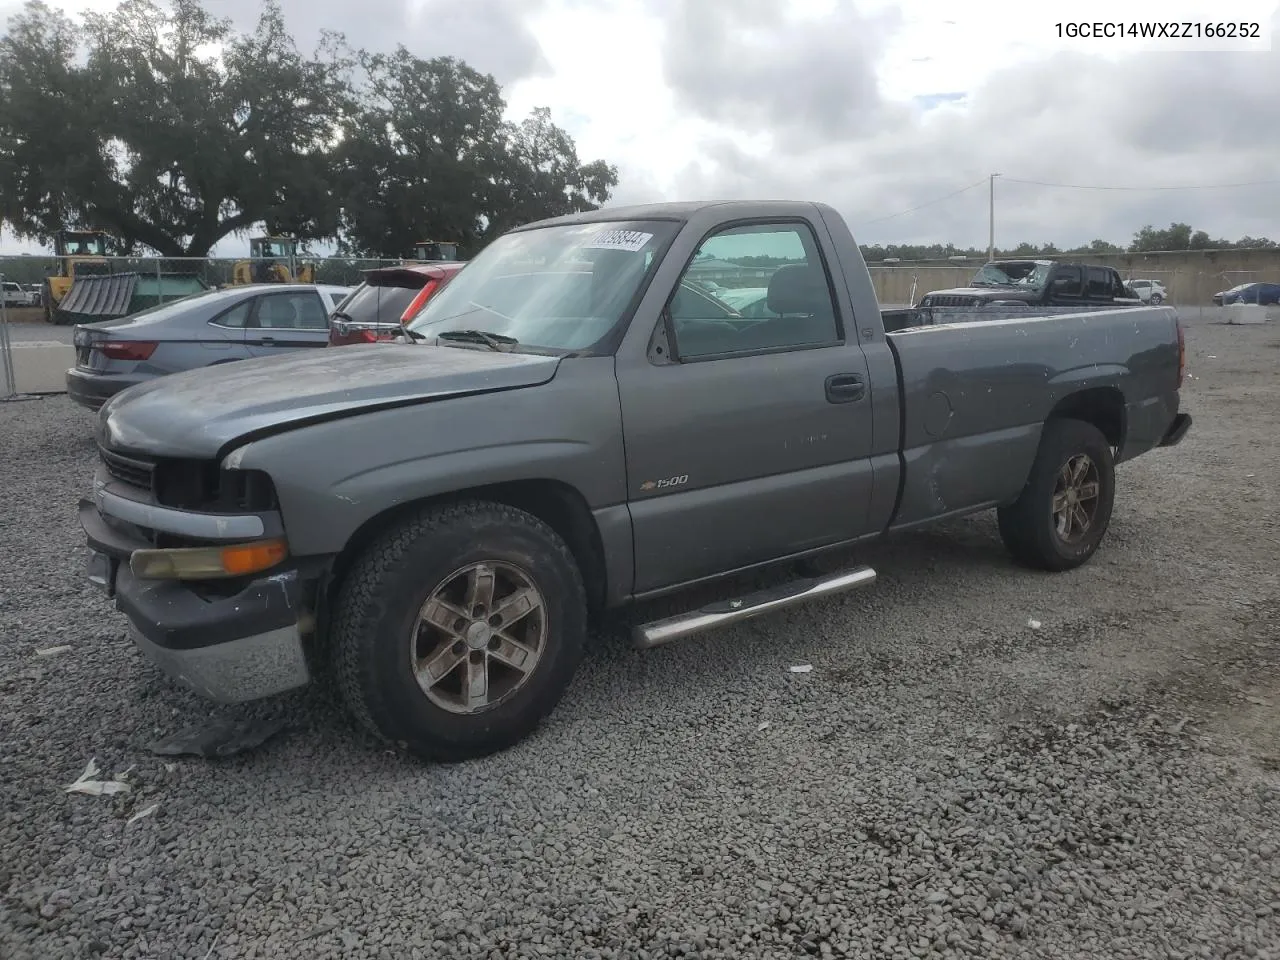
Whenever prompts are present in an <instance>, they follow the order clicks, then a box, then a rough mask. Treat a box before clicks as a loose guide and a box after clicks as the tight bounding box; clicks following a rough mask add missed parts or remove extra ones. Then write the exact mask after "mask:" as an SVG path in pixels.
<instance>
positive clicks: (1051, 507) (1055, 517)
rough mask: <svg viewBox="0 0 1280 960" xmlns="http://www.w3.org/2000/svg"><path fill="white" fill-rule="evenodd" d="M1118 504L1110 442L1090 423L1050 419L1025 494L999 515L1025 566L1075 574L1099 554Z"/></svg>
mask: <svg viewBox="0 0 1280 960" xmlns="http://www.w3.org/2000/svg"><path fill="white" fill-rule="evenodd" d="M1114 501H1115V463H1114V459H1113V457H1112V453H1111V446H1110V444H1108V442H1107V438H1106V437H1104V436H1103V435H1102V432H1101V431H1100V430H1099V429H1098V428H1097V427H1095V426H1093V424H1090V423H1085V422H1083V421H1080V420H1068V419H1062V420H1050V421H1048V422H1047V423H1046V424H1045V426H1044V433H1043V435H1042V436H1041V439H1040V449H1039V450H1038V451H1037V452H1036V459H1035V462H1034V463H1033V464H1032V466H1031V474H1030V476H1029V477H1028V478H1027V483H1026V486H1025V487H1023V489H1022V493H1021V495H1020V496H1019V497H1018V499H1017V500H1016V501H1015V502H1014V503H1012V504H1010V505H1009V506H1006V507H1001V508H1000V509H999V510H998V511H997V518H998V521H999V526H1000V537H1001V539H1002V540H1004V543H1005V546H1006V547H1008V549H1009V552H1010V553H1011V554H1013V556H1014V559H1016V560H1017V561H1018V562H1019V563H1022V564H1025V565H1026V566H1029V567H1035V568H1037V569H1041V570H1052V571H1061V570H1070V569H1072V568H1074V567H1078V566H1080V565H1081V564H1083V563H1085V562H1086V561H1087V560H1088V559H1089V558H1090V557H1092V556H1093V554H1094V553H1095V552H1096V551H1097V549H1098V546H1099V544H1101V543H1102V538H1103V536H1104V535H1105V534H1106V532H1107V527H1108V526H1109V525H1110V523H1111V508H1112V505H1113V503H1114Z"/></svg>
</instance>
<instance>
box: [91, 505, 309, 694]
mask: <svg viewBox="0 0 1280 960" xmlns="http://www.w3.org/2000/svg"><path fill="white" fill-rule="evenodd" d="M80 524H81V526H82V527H83V528H84V532H85V536H86V538H87V540H88V543H89V547H90V549H91V550H92V551H93V552H92V554H91V555H90V559H89V570H88V577H89V580H90V581H91V582H92V583H94V584H95V585H96V586H98V587H99V588H100V589H103V590H105V591H106V593H107V595H108V596H110V597H113V598H114V600H115V605H116V609H118V610H119V611H120V612H122V613H123V614H124V615H125V616H126V617H128V619H129V623H130V626H131V631H130V633H131V636H132V639H133V641H134V643H135V645H136V646H137V647H138V648H139V649H140V650H141V651H142V652H143V653H144V654H146V655H147V657H149V658H150V659H151V660H152V661H153V662H155V663H156V665H157V666H159V667H160V669H161V670H163V671H164V672H165V673H167V674H168V675H169V676H170V677H172V678H174V679H175V680H177V681H179V682H180V683H183V684H185V685H186V686H188V687H190V688H191V689H192V690H194V691H195V692H196V693H198V694H200V695H201V696H204V697H207V698H209V699H210V700H214V701H217V702H219V703H228V704H229V703H243V702H245V701H248V700H259V699H262V698H263V697H270V696H274V695H275V694H279V693H283V692H285V691H287V690H293V689H296V688H298V687H301V686H305V685H306V684H307V683H309V682H310V680H311V673H310V670H309V667H308V663H307V657H306V650H305V644H304V637H305V636H306V635H307V634H308V633H310V632H311V631H312V630H313V629H314V623H315V620H314V617H313V616H312V614H311V612H310V609H309V603H310V600H309V594H310V592H311V591H310V590H309V587H310V586H311V585H312V583H313V582H314V579H315V572H314V571H310V570H303V569H300V568H299V567H296V566H295V567H289V568H284V567H282V568H280V569H278V570H273V571H271V572H270V573H268V574H266V575H262V576H260V577H257V578H254V579H251V580H249V581H247V582H245V583H242V584H239V585H238V589H235V590H234V592H231V593H230V594H229V595H225V596H221V595H213V594H210V593H206V592H204V591H202V590H201V589H200V588H199V587H198V585H195V584H192V583H189V582H184V581H178V580H140V579H139V578H137V577H135V576H134V574H133V571H132V570H130V569H129V565H128V560H129V555H130V554H131V553H132V551H133V550H134V549H140V548H143V547H147V546H150V545H149V544H146V543H138V542H135V541H133V540H131V539H130V538H129V537H128V536H127V535H125V534H123V533H121V532H120V531H119V530H117V529H116V528H114V527H112V526H110V525H109V524H107V523H106V521H105V520H104V519H103V517H102V515H101V514H100V513H99V511H98V509H97V507H96V505H95V504H94V503H93V502H92V501H90V500H83V501H81V503H80Z"/></svg>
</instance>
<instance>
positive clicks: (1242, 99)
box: [0, 0, 1280, 253]
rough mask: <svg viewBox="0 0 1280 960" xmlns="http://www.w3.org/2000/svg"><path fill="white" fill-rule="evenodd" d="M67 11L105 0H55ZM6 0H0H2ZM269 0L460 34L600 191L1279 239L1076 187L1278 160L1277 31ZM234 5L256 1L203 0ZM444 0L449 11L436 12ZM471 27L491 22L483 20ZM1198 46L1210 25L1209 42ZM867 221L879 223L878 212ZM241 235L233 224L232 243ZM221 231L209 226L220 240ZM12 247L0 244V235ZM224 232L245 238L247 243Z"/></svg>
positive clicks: (877, 230) (974, 221) (1043, 226)
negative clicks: (566, 141) (1143, 34)
mask: <svg viewBox="0 0 1280 960" xmlns="http://www.w3.org/2000/svg"><path fill="white" fill-rule="evenodd" d="M55 2H56V5H58V6H61V7H63V8H65V9H76V8H83V7H85V6H88V5H92V6H94V7H95V8H98V9H102V8H105V7H109V6H111V5H112V4H113V2H114V0H94V2H90V3H86V0H55ZM0 3H3V0H0ZM439 4H440V0H366V2H365V3H363V4H360V5H355V6H352V5H349V4H345V3H342V4H339V3H336V2H325V0H319V2H315V0H311V2H308V3H305V4H304V3H303V2H302V0H284V2H283V5H284V9H285V14H286V17H287V18H288V19H289V20H290V22H291V24H293V25H294V27H295V29H296V30H297V31H298V35H299V38H300V40H303V39H304V38H310V37H311V36H312V35H313V34H314V33H315V32H316V31H317V30H318V29H319V28H321V27H329V28H333V29H337V30H343V31H345V32H347V33H348V35H349V37H350V38H351V40H352V41H353V42H355V43H359V44H366V45H370V46H376V45H379V44H382V45H386V44H390V43H394V42H403V43H405V44H406V45H407V46H408V47H409V48H410V49H411V50H413V51H414V52H416V53H419V54H422V55H433V54H437V53H455V54H457V55H459V56H462V57H464V58H465V59H468V60H469V61H471V62H473V63H474V65H475V66H477V67H479V68H481V69H485V70H492V71H494V72H495V73H496V74H497V75H498V76H499V79H500V80H502V81H503V82H505V83H506V94H507V97H508V100H509V102H510V107H511V113H512V115H513V116H522V115H524V114H525V113H527V112H528V110H529V109H530V108H532V107H534V106H541V105H545V106H549V107H551V108H552V111H553V115H554V117H555V118H556V120H557V122H559V123H561V124H562V125H563V126H565V127H566V128H567V129H569V131H570V132H571V133H572V134H573V136H574V137H575V139H576V141H577V143H578V148H579V153H580V156H581V157H582V159H584V160H591V159H596V158H598V157H600V158H604V159H608V160H610V161H612V162H614V163H616V164H617V165H618V167H619V170H620V173H621V182H620V184H619V186H618V189H617V191H616V193H615V201H614V202H617V203H623V202H640V201H646V200H661V199H692V198H698V197H765V196H767V197H778V196H782V197H802V198H811V199H818V200H826V201H828V202H831V203H833V204H835V205H836V206H837V207H838V208H839V209H840V210H841V211H842V212H844V213H845V215H846V216H848V217H849V218H850V219H851V221H852V222H853V224H854V226H855V230H856V233H857V236H858V238H859V239H860V240H861V241H862V242H864V243H875V242H881V243H884V242H912V241H920V242H923V241H945V240H950V241H953V242H956V243H958V244H964V245H969V244H972V245H976V246H985V243H986V233H987V196H986V189H985V186H983V187H979V188H977V189H974V190H971V191H968V192H967V193H964V194H961V195H960V196H957V197H954V198H952V199H950V200H947V201H945V202H942V203H937V204H934V205H931V206H928V207H925V208H924V209H922V210H920V211H918V212H916V213H913V214H910V215H907V216H900V217H893V218H891V219H887V220H886V219H883V218H885V217H887V216H889V215H891V214H895V213H898V212H901V211H904V210H907V209H908V208H911V207H913V206H917V205H919V204H922V203H925V202H926V201H929V200H932V199H935V198H938V197H941V196H943V195H945V194H947V193H950V192H952V191H954V190H956V189H958V188H960V187H963V186H965V185H966V184H969V183H973V182H975V181H978V180H980V179H982V178H984V177H986V175H987V174H989V173H992V172H1000V173H1002V174H1004V177H1003V178H1002V180H1001V181H999V182H998V185H997V243H999V244H1008V245H1011V244H1014V243H1016V242H1018V241H1021V240H1035V241H1046V240H1053V241H1054V242H1057V243H1059V244H1075V243H1080V242H1084V241H1088V240H1090V239H1093V238H1094V237H1105V238H1107V239H1111V240H1114V241H1124V240H1127V239H1128V237H1129V236H1130V235H1131V234H1132V233H1133V232H1134V231H1135V230H1137V229H1138V228H1139V227H1141V226H1142V225H1143V224H1145V223H1155V224H1157V225H1165V224H1168V223H1169V222H1170V221H1172V220H1183V221H1187V222H1190V223H1192V224H1193V226H1195V227H1197V228H1201V229H1205V230H1207V231H1209V232H1210V233H1211V234H1212V235H1215V236H1223V237H1227V238H1236V237H1239V236H1242V235H1244V234H1252V235H1255V236H1257V235H1260V234H1262V235H1271V236H1273V238H1277V239H1280V227H1277V226H1276V224H1277V223H1280V189H1276V186H1259V187H1253V188H1237V189H1223V190H1187V191H1154V190H1140V191H1101V190H1098V191H1088V190H1068V189H1063V188H1052V187H1042V186H1034V185H1030V184H1022V183H1016V182H1013V181H1015V180H1018V179H1023V180H1040V181H1049V182H1057V183H1074V184H1085V185H1113V186H1114V185H1128V186H1134V187H1149V186H1163V185H1175V184H1187V185H1191V184H1200V185H1203V184H1206V183H1226V182H1235V181H1253V180H1270V179H1274V178H1275V177H1277V176H1278V175H1277V174H1276V172H1275V163H1274V157H1275V155H1276V153H1277V150H1280V102H1278V101H1277V100H1276V98H1275V96H1274V91H1275V90H1276V89H1278V88H1280V50H1271V51H1263V52H1219V53H1205V52H1189V51H1187V50H1186V49H1185V47H1186V46H1187V44H1186V42H1185V41H1184V42H1182V47H1183V48H1184V49H1183V50H1181V51H1175V50H1173V48H1174V47H1175V46H1176V45H1177V44H1175V43H1173V42H1171V41H1168V40H1165V41H1162V42H1161V43H1159V44H1155V42H1154V41H1151V42H1149V43H1148V47H1151V46H1153V45H1155V46H1157V47H1158V48H1159V49H1157V50H1155V52H1142V51H1141V49H1140V48H1141V44H1140V43H1139V42H1138V41H1136V40H1133V39H1132V38H1128V37H1125V38H1114V37H1113V38H1111V39H1105V38H1104V39H1097V40H1083V39H1075V40H1072V39H1070V38H1065V37H1063V38H1059V37H1058V36H1057V30H1056V27H1055V24H1056V23H1058V22H1060V21H1065V20H1066V19H1068V14H1067V13H1065V12H1063V11H1062V10H1061V8H1059V7H1053V6H1046V7H1037V6H1035V5H1013V4H994V3H981V4H979V3H973V4H956V3H954V2H943V0H899V2H893V0H858V2H853V0H789V2H788V0H539V2H527V0H526V2H521V0H475V3H474V4H472V0H468V6H466V7H465V8H464V9H466V10H470V11H472V14H474V15H471V14H469V15H468V16H466V17H460V16H455V15H454V14H455V13H456V11H457V4H456V2H450V3H447V4H445V6H444V8H441V6H440V5H439ZM1277 7H1280V0H1233V3H1232V4H1231V10H1230V11H1229V13H1221V12H1219V11H1217V10H1215V9H1213V8H1212V7H1211V6H1208V7H1207V6H1206V5H1205V4H1204V3H1203V0H1200V2H1195V0H1160V2H1159V3H1156V2H1154V0H1126V3H1124V4H1117V3H1115V2H1114V0H1111V2H1106V0H1079V2H1077V3H1075V4H1073V5H1072V9H1071V12H1070V14H1069V17H1070V19H1071V20H1073V21H1086V22H1092V21H1095V20H1098V21H1105V22H1115V21H1117V20H1123V21H1125V22H1127V23H1140V22H1144V21H1179V22H1181V21H1190V22H1200V21H1205V20H1206V19H1207V20H1209V21H1210V22H1213V23H1217V22H1219V20H1220V18H1223V17H1227V16H1229V17H1230V18H1231V19H1232V20H1233V21H1240V20H1257V21H1258V22H1260V23H1262V24H1263V28H1262V33H1263V35H1264V38H1265V40H1264V42H1263V45H1264V46H1269V45H1270V44H1271V43H1272V41H1273V38H1274V32H1275V29H1276V20H1275V17H1276V10H1277ZM213 9H218V10H225V11H226V12H227V13H228V15H234V16H236V17H237V22H240V23H242V25H245V26H247V25H248V22H247V21H248V19H251V17H252V16H253V15H254V14H255V13H256V9H257V6H256V4H255V3H253V2H251V0H218V2H217V3H216V4H214V5H213ZM444 10H450V11H454V12H453V13H449V14H448V15H445V13H444ZM486 25H487V32H486V31H485V30H481V29H480V28H481V27H485V26H486ZM1201 44H1202V45H1203V41H1202V42H1201ZM877 221H879V222H877ZM235 244H238V245H242V244H243V241H234V242H233V245H235ZM226 245H227V243H224V244H223V245H220V246H226ZM4 246H5V247H6V249H8V248H10V244H9V243H8V242H7V241H4ZM228 252H231V253H238V252H240V247H239V246H236V247H235V249H233V250H230V251H228Z"/></svg>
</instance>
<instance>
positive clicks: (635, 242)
mask: <svg viewBox="0 0 1280 960" xmlns="http://www.w3.org/2000/svg"><path fill="white" fill-rule="evenodd" d="M652 239H653V234H652V233H642V232H641V231H639V230H605V231H604V232H603V233H597V234H596V235H595V236H594V237H592V238H591V239H590V240H589V241H587V243H585V244H584V245H583V246H584V247H585V248H586V249H587V250H627V251H630V252H631V253H638V252H639V251H641V250H643V249H644V245H645V244H646V243H648V242H649V241H650V240H652Z"/></svg>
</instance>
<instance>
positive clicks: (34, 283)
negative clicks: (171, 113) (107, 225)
mask: <svg viewBox="0 0 1280 960" xmlns="http://www.w3.org/2000/svg"><path fill="white" fill-rule="evenodd" d="M93 259H96V260H106V261H107V264H108V270H109V271H110V272H111V273H137V274H139V275H141V276H156V277H158V276H164V275H167V274H187V275H193V276H196V277H199V278H200V279H201V280H202V281H204V283H205V284H206V285H208V286H210V287H223V286H227V285H228V284H230V283H232V281H233V280H234V278H235V267H236V264H237V263H250V264H252V263H255V262H257V263H268V262H272V263H279V264H283V265H286V266H289V265H290V264H289V261H288V260H287V259H286V258H279V257H276V258H258V259H257V260H256V261H254V260H250V258H249V257H95V258H93ZM412 262H414V261H412V260H400V259H377V260H373V259H370V260H363V259H355V258H351V257H306V256H299V257H297V258H295V260H294V262H293V264H292V268H291V270H290V272H291V273H294V272H296V268H297V267H299V266H301V265H302V264H312V265H314V267H315V282H316V283H326V284H334V285H335V286H344V287H351V286H355V285H356V284H358V283H359V282H360V281H361V279H363V274H364V271H366V270H372V269H374V268H376V267H386V266H394V265H396V264H401V263H412ZM0 273H3V274H4V275H5V277H6V278H7V279H8V280H10V281H15V282H17V283H19V284H21V285H23V286H24V287H27V288H28V289H32V290H34V291H36V292H39V291H40V289H41V287H42V286H43V283H44V280H45V278H46V277H49V276H54V275H56V274H57V273H58V259H57V258H56V257H53V256H42V255H36V256H16V257H15V256H0ZM10 306H11V307H13V306H15V305H14V304H10Z"/></svg>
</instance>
